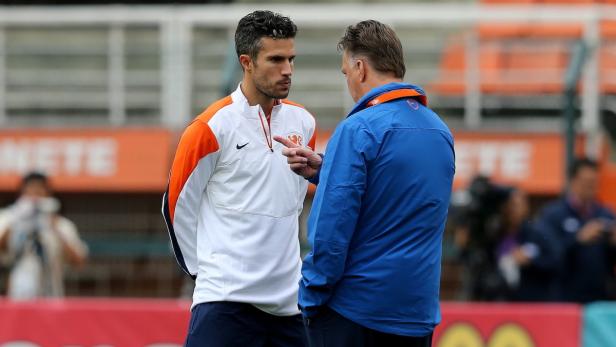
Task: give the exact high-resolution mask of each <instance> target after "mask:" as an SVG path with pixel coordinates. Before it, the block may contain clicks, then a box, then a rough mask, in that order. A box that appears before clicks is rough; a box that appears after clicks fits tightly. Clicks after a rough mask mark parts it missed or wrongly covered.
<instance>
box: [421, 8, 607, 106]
mask: <svg viewBox="0 0 616 347" xmlns="http://www.w3.org/2000/svg"><path fill="white" fill-rule="evenodd" d="M490 1H493V0H490ZM554 1H556V0H554ZM559 1H562V0H559ZM484 2H486V1H484ZM502 2H503V1H500V2H499V3H502ZM476 30H477V33H478V37H479V42H480V53H479V54H480V61H479V68H480V88H481V91H482V92H483V93H493V94H533V93H560V92H562V90H563V87H564V86H563V80H564V74H565V71H566V68H567V66H568V64H569V58H570V50H571V47H572V43H573V42H574V41H575V40H577V39H579V38H581V37H582V32H583V27H582V25H581V24H534V23H532V24H480V25H478V26H477V28H476ZM601 38H602V44H601V48H600V51H599V61H600V70H601V71H600V74H599V75H600V76H601V81H600V90H601V92H602V93H605V94H616V22H614V21H612V22H603V23H601ZM516 39H519V40H516ZM528 39H531V40H528ZM533 40H537V41H536V42H534V43H533ZM465 68H466V48H465V45H464V42H463V40H460V39H459V38H458V39H456V40H452V41H451V44H450V45H449V46H448V47H446V48H445V49H444V51H443V55H442V60H441V65H440V73H439V76H438V79H437V80H436V82H435V83H433V84H431V85H430V87H431V88H432V89H433V90H434V91H436V92H437V93H441V94H445V95H459V94H462V93H464V91H465V84H466V83H465V82H466V80H465Z"/></svg>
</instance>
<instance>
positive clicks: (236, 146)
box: [235, 142, 250, 149]
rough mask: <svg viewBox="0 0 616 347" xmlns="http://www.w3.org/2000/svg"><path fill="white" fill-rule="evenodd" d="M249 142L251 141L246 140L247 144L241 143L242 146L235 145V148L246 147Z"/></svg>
mask: <svg viewBox="0 0 616 347" xmlns="http://www.w3.org/2000/svg"><path fill="white" fill-rule="evenodd" d="M249 143H250V142H246V143H245V144H243V145H241V146H240V145H235V148H237V149H242V148H244V147H246V145H248V144H249Z"/></svg>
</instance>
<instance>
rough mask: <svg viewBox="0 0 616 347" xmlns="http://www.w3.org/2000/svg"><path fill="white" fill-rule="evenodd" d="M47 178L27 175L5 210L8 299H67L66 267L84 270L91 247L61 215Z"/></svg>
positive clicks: (2, 237) (0, 216) (1, 232)
mask: <svg viewBox="0 0 616 347" xmlns="http://www.w3.org/2000/svg"><path fill="white" fill-rule="evenodd" d="M59 210H60V203H59V201H58V200H57V199H56V198H54V197H53V195H52V190H51V187H50V184H49V180H48V178H47V177H46V176H45V175H44V174H41V173H37V172H32V173H29V174H27V175H25V176H24V177H23V179H22V182H21V188H20V195H19V198H18V199H17V201H16V202H15V203H14V204H13V205H11V206H9V207H7V208H5V209H4V210H2V211H0V251H1V252H2V253H4V259H5V260H6V261H8V263H9V264H8V265H9V266H8V267H9V268H10V273H9V279H8V281H9V282H8V292H7V296H8V298H10V299H13V300H29V299H35V298H39V297H62V296H63V295H64V283H63V277H64V267H65V264H66V263H67V262H68V263H70V264H72V265H76V266H80V265H82V264H83V263H84V261H85V260H86V256H87V253H88V248H87V246H86V245H85V243H84V242H83V241H82V240H81V239H80V238H79V234H78V233H77V228H76V227H75V225H74V224H73V223H72V222H71V221H70V220H68V219H67V218H65V217H63V216H61V215H60V214H59Z"/></svg>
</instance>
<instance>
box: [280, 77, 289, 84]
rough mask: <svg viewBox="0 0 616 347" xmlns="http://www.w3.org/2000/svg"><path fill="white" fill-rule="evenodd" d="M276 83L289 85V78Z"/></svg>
mask: <svg viewBox="0 0 616 347" xmlns="http://www.w3.org/2000/svg"><path fill="white" fill-rule="evenodd" d="M277 83H280V84H282V83H291V79H290V78H285V79H282V80H280V81H278V82H277Z"/></svg>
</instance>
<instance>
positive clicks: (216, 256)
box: [163, 87, 315, 316]
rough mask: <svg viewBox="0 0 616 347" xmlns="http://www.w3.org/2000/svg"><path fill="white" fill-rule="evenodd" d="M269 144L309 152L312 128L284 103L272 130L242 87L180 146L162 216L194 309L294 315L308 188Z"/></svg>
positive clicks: (291, 105)
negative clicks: (215, 305)
mask: <svg viewBox="0 0 616 347" xmlns="http://www.w3.org/2000/svg"><path fill="white" fill-rule="evenodd" d="M275 135H281V136H285V137H287V138H289V139H290V140H291V141H293V142H295V143H298V144H301V145H307V146H309V147H311V148H313V149H314V143H315V120H314V118H313V117H312V116H311V115H310V114H309V113H308V111H306V110H305V109H304V108H303V107H301V106H300V105H298V104H295V103H292V102H290V101H286V100H280V101H278V102H276V105H275V106H274V108H273V110H272V113H271V117H270V123H269V124H268V120H267V118H266V117H265V115H264V113H263V111H262V109H261V107H260V106H259V105H256V106H250V105H249V104H248V101H247V100H246V97H245V96H244V94H243V93H242V91H241V89H240V88H239V87H238V88H237V90H236V91H235V92H233V93H232V94H231V95H230V96H227V97H226V98H224V99H221V100H219V101H217V102H215V103H214V104H212V105H211V106H210V107H209V108H207V109H206V110H205V111H204V112H203V113H202V114H201V115H199V116H198V117H197V118H196V119H195V120H194V121H193V122H192V123H191V124H190V125H189V126H188V127H187V128H186V130H185V131H184V133H183V135H182V137H181V139H180V143H179V144H178V148H177V151H176V155H175V159H174V161H173V165H172V168H171V174H170V176H169V186H168V188H167V192H166V193H165V195H164V197H163V215H164V217H165V221H166V223H167V227H168V229H169V235H170V237H171V242H172V244H173V250H174V252H175V256H176V258H177V261H178V263H179V265H180V266H181V267H182V269H183V270H184V271H185V272H186V273H188V274H189V275H191V276H192V277H193V278H196V286H195V291H194V294H193V303H192V307H195V305H197V304H199V303H203V302H211V301H234V302H244V303H250V304H253V305H254V306H256V307H257V308H259V309H261V310H263V311H265V312H268V313H271V314H274V315H279V316H288V315H294V314H298V313H299V310H298V308H297V291H298V281H299V279H300V271H301V259H300V252H299V251H300V250H299V240H298V218H299V214H300V212H301V210H302V206H303V202H304V197H305V195H306V190H307V186H308V183H307V181H306V180H305V179H304V178H302V177H300V176H298V175H296V174H295V173H293V172H292V171H291V170H290V169H289V165H288V164H287V159H286V157H284V156H283V155H282V154H281V149H282V147H283V146H282V145H281V144H279V143H278V142H275V141H272V137H273V136H275ZM307 139H308V141H306V140H307Z"/></svg>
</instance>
